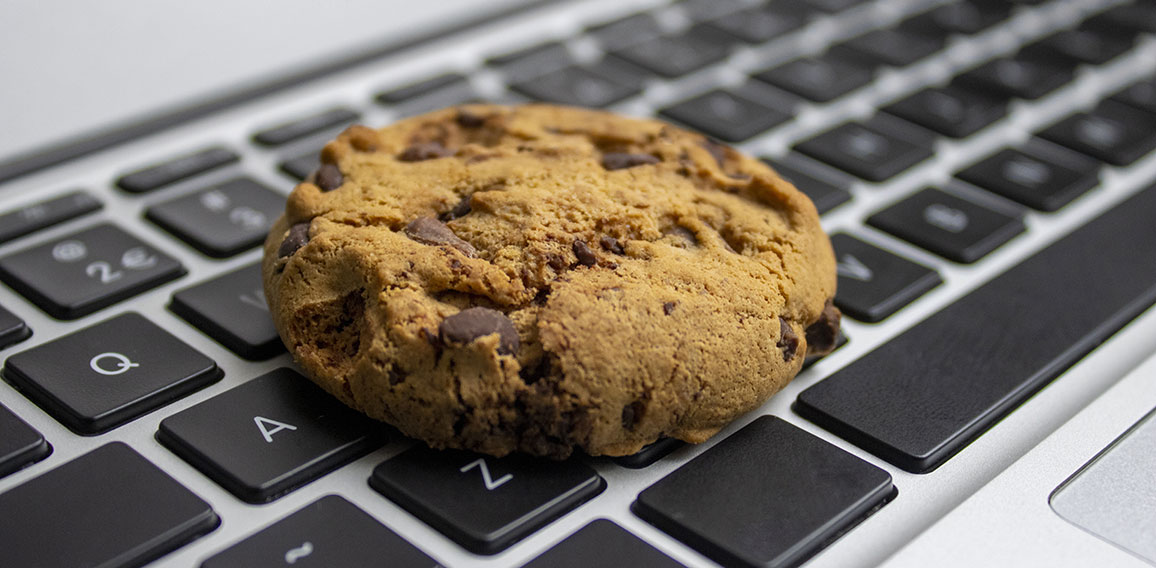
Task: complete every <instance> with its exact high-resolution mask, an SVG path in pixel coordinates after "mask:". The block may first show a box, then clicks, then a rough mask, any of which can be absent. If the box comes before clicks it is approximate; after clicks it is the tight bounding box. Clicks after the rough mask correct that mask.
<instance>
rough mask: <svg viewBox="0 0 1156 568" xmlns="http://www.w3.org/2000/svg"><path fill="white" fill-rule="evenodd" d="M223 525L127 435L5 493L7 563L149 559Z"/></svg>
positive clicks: (0, 520) (1, 528) (114, 565)
mask: <svg viewBox="0 0 1156 568" xmlns="http://www.w3.org/2000/svg"><path fill="white" fill-rule="evenodd" d="M218 524H220V520H219V519H218V518H217V515H216V513H214V512H213V509H212V508H211V507H210V506H209V504H208V503H206V502H204V501H203V500H201V498H200V497H197V496H196V495H194V494H193V493H192V492H190V491H189V490H188V489H186V488H185V487H184V486H182V485H181V484H180V483H178V482H177V481H176V480H174V479H173V478H171V477H169V475H168V474H166V473H164V472H163V471H161V470H160V469H158V468H157V467H156V466H155V465H153V464H152V463H151V462H149V461H148V460H147V459H145V458H144V457H142V456H141V455H140V454H138V453H137V452H136V451H134V450H132V449H131V448H129V447H128V446H126V445H124V444H122V443H120V442H113V443H111V444H106V445H104V446H101V447H99V448H97V449H95V450H93V451H91V452H89V453H87V454H84V455H83V456H80V457H78V458H76V459H74V460H72V461H70V462H68V463H66V464H64V465H62V466H60V467H57V468H56V469H53V470H50V471H48V472H46V473H43V474H41V475H40V476H39V477H34V478H32V480H30V481H27V482H25V483H23V484H22V485H18V486H16V487H13V488H12V489H9V490H8V491H6V492H4V493H2V494H0V543H4V565H5V566H14V567H15V566H99V567H101V568H106V567H107V568H124V567H130V566H142V565H144V564H145V563H147V562H149V561H151V560H154V559H156V558H160V557H161V556H163V555H165V554H167V553H169V552H172V551H173V550H176V549H177V548H180V547H181V546H183V545H185V544H187V543H188V542H189V541H191V540H193V539H196V538H198V537H200V536H202V535H204V534H207V533H209V532H211V531H212V530H213V529H215V528H217V525H218Z"/></svg>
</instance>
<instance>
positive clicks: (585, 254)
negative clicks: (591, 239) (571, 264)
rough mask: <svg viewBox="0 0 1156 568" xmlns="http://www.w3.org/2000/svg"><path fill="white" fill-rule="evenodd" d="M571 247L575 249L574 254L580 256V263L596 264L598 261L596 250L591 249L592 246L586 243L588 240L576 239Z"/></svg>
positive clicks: (586, 264) (583, 264)
mask: <svg viewBox="0 0 1156 568" xmlns="http://www.w3.org/2000/svg"><path fill="white" fill-rule="evenodd" d="M571 248H573V249H574V256H576V257H578V264H581V265H582V266H594V265H595V264H597V263H598V257H596V256H594V251H592V250H590V247H589V246H587V245H586V241H583V240H577V241H574V245H573V246H572V247H571Z"/></svg>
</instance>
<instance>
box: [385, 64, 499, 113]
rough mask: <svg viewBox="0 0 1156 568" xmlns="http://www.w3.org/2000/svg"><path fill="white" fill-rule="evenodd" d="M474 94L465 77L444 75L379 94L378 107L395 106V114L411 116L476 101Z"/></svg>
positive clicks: (457, 74) (451, 74)
mask: <svg viewBox="0 0 1156 568" xmlns="http://www.w3.org/2000/svg"><path fill="white" fill-rule="evenodd" d="M476 98H477V93H475V92H474V88H473V86H472V85H471V84H470V82H469V80H468V79H467V78H466V77H465V75H462V74H459V73H446V74H444V75H439V76H437V77H433V78H431V79H426V80H424V81H420V82H418V83H415V84H411V85H408V86H405V87H401V88H399V89H394V90H391V91H386V92H383V93H379V94H378V95H377V96H376V97H374V100H376V101H377V102H378V104H382V105H386V106H392V107H395V108H394V110H395V112H396V113H397V114H399V115H402V116H413V115H416V114H421V113H423V112H428V111H431V110H436V109H440V108H443V107H448V106H452V105H457V104H462V103H465V102H468V101H471V100H476Z"/></svg>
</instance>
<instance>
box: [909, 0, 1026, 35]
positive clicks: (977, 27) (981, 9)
mask: <svg viewBox="0 0 1156 568" xmlns="http://www.w3.org/2000/svg"><path fill="white" fill-rule="evenodd" d="M1009 15H1011V5H1009V4H1008V3H1007V2H1004V1H1003V0H971V1H964V2H952V3H951V4H947V5H946V6H940V7H938V8H936V9H934V10H931V11H930V12H927V13H926V14H923V15H920V16H916V17H915V18H912V19H911V20H908V21H907V22H905V23H904V27H906V28H908V29H911V30H915V31H917V32H919V33H925V34H927V35H935V36H943V35H948V34H958V35H972V34H977V33H979V32H982V31H984V30H986V29H988V28H990V27H992V26H994V25H996V24H998V23H1000V22H1003V21H1004V20H1006V19H1007V17H1008V16H1009Z"/></svg>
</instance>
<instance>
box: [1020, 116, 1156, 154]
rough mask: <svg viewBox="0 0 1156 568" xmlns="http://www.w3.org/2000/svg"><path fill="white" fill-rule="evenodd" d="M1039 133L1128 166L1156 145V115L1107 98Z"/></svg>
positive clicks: (1043, 136) (1058, 142)
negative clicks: (1090, 108)
mask: <svg viewBox="0 0 1156 568" xmlns="http://www.w3.org/2000/svg"><path fill="white" fill-rule="evenodd" d="M1039 135H1040V137H1041V138H1046V139H1048V140H1051V141H1052V142H1055V143H1057V144H1060V145H1062V146H1067V147H1068V148H1071V149H1073V150H1076V151H1077V152H1083V153H1085V154H1087V155H1089V156H1091V157H1093V158H1096V159H1097V160H1103V161H1105V162H1108V163H1109V164H1112V165H1114V166H1127V165H1129V164H1131V163H1132V162H1135V161H1136V160H1139V159H1140V158H1141V157H1142V156H1144V155H1145V154H1147V153H1148V152H1151V151H1152V150H1153V149H1156V115H1152V114H1148V113H1146V112H1144V111H1140V110H1136V109H1135V108H1132V107H1130V106H1128V105H1124V104H1121V103H1118V102H1116V101H1113V100H1106V101H1103V102H1101V103H1100V104H1099V106H1097V107H1096V108H1095V109H1093V110H1092V111H1091V112H1081V113H1077V114H1074V115H1072V116H1070V117H1068V118H1066V119H1064V120H1062V121H1060V122H1059V123H1057V124H1055V125H1053V126H1051V127H1049V128H1047V129H1045V130H1044V131H1043V132H1040V133H1039Z"/></svg>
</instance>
